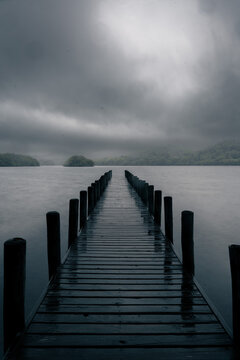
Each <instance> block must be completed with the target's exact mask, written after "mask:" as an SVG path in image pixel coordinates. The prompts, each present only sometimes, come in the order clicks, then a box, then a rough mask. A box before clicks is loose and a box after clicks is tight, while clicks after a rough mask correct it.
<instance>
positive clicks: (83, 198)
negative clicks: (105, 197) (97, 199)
mask: <svg viewBox="0 0 240 360" xmlns="http://www.w3.org/2000/svg"><path fill="white" fill-rule="evenodd" d="M86 222H87V192H86V191H85V190H82V191H80V229H82V228H83V227H84V225H85V224H86Z"/></svg>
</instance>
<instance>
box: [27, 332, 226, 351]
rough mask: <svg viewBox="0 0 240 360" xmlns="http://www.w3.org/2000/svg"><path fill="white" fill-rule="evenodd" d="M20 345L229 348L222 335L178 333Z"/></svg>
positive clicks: (35, 339) (30, 339)
mask: <svg viewBox="0 0 240 360" xmlns="http://www.w3.org/2000/svg"><path fill="white" fill-rule="evenodd" d="M23 345H24V346H31V347H34V346H39V347H41V346H44V347H52V346H54V347H66V346H68V347H69V346H70V347H74V346H77V347H79V348H81V347H99V348H101V347H102V348H103V347H106V346H107V347H133V346H134V347H149V348H153V347H161V346H163V347H167V346H175V347H194V346H198V347H199V346H224V347H225V346H229V345H231V339H230V338H229V337H228V336H227V335H226V334H224V333H223V334H221V333H220V334H218V333H217V334H194V335H193V334H179V335H175V334H174V335H172V334H166V335H164V334H163V335H161V336H159V335H152V334H150V335H141V334H138V335H118V334H115V335H106V334H104V335H102V334H98V335H91V336H89V335H79V334H76V335H74V334H70V335H67V334H64V335H62V334H26V336H25V337H24V341H23Z"/></svg>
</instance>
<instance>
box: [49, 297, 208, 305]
mask: <svg viewBox="0 0 240 360" xmlns="http://www.w3.org/2000/svg"><path fill="white" fill-rule="evenodd" d="M205 303H206V301H205V300H204V299H203V298H202V297H194V298H191V297H188V298H187V297H186V298H183V299H182V298H181V297H156V298H147V297H142V298H125V297H122V298H121V297H112V298H111V297H101V298H99V297H98V298H97V297H95V296H93V297H86V298H84V297H81V298H79V297H64V296H46V297H45V299H44V300H43V304H48V305H50V304H59V305H60V304H61V305H87V304H88V305H90V304H91V305H99V306H100V305H101V306H103V305H118V306H120V305H135V306H137V305H155V306H156V305H184V304H187V305H189V304H193V305H197V304H205Z"/></svg>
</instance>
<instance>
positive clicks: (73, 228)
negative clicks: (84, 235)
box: [68, 199, 79, 247]
mask: <svg viewBox="0 0 240 360" xmlns="http://www.w3.org/2000/svg"><path fill="white" fill-rule="evenodd" d="M78 209H79V200H78V199H71V200H70V201H69V222H68V224H69V225H68V247H70V246H71V245H72V243H73V241H74V240H75V239H76V238H77V234H78Z"/></svg>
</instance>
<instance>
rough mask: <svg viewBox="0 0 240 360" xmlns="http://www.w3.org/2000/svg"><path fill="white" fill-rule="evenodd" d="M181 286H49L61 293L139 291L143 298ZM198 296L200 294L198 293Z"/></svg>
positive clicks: (177, 288) (55, 284)
mask: <svg viewBox="0 0 240 360" xmlns="http://www.w3.org/2000/svg"><path fill="white" fill-rule="evenodd" d="M181 288H182V285H181V284H180V285H173V284H169V285H168V284H162V285H159V284H154V285H153V284H145V285H144V284H139V285H136V284H135V283H134V284H129V285H121V284H106V283H103V284H99V283H96V284H81V285H80V284H59V283H54V284H53V285H52V286H51V289H52V290H56V291H61V290H65V291H66V290H67V291H79V290H81V291H86V290H88V291H94V292H95V291H105V292H106V291H107V292H108V291H109V290H111V291H128V292H129V291H131V290H132V291H140V292H141V293H142V295H143V296H144V295H145V293H144V292H146V291H150V292H153V291H176V290H180V291H181V290H182V289H181ZM193 289H194V290H196V286H195V285H193ZM199 295H200V293H199Z"/></svg>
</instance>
